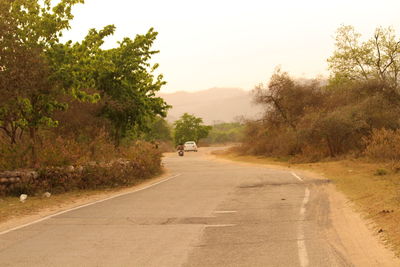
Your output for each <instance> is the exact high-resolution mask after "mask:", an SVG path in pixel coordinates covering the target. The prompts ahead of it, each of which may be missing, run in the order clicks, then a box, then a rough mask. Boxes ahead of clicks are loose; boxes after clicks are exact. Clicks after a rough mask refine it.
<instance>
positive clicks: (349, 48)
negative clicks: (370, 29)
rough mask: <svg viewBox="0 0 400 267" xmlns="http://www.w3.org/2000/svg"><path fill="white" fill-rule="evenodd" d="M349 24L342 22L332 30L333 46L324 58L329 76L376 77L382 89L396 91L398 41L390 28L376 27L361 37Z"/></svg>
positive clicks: (399, 66)
mask: <svg viewBox="0 0 400 267" xmlns="http://www.w3.org/2000/svg"><path fill="white" fill-rule="evenodd" d="M360 39H361V34H359V33H357V32H356V31H355V29H354V27H353V26H348V25H346V26H342V27H340V28H339V29H338V30H337V33H336V43H335V46H336V49H335V52H334V54H333V55H332V56H331V57H330V58H329V59H328V63H329V68H330V70H331V71H332V74H333V77H332V79H333V80H336V81H337V80H339V81H343V80H345V81H346V80H352V81H356V80H358V81H371V80H378V81H380V82H381V83H383V84H384V85H385V88H386V90H391V91H392V92H395V93H396V94H399V93H400V92H398V89H399V88H398V82H399V73H400V41H399V40H398V39H397V37H396V36H395V32H394V30H393V28H391V27H388V28H382V27H379V28H377V29H376V30H375V33H374V36H373V37H372V38H370V39H368V40H366V41H361V40H360Z"/></svg>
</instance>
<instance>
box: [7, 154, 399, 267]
mask: <svg viewBox="0 0 400 267" xmlns="http://www.w3.org/2000/svg"><path fill="white" fill-rule="evenodd" d="M210 150H211V149H203V152H202V151H200V152H198V153H195V152H192V153H186V154H185V156H184V157H178V156H177V155H175V154H170V155H168V156H167V157H166V158H165V159H164V163H165V165H166V167H167V168H168V169H169V170H170V173H171V174H170V177H172V178H171V179H168V180H165V181H164V182H162V183H158V184H156V185H154V186H151V187H148V188H146V189H144V190H140V191H137V192H134V193H130V194H125V195H122V196H119V197H115V198H113V199H109V200H107V201H103V202H99V203H95V204H93V205H89V206H86V207H82V208H79V209H75V210H72V211H69V212H65V213H62V214H60V215H57V216H54V217H51V218H48V219H45V220H43V221H40V222H37V223H34V224H32V225H29V226H26V227H23V228H21V229H17V230H14V231H10V232H7V233H3V234H0V266H157V267H159V266H302V267H303V266H395V264H396V262H395V261H394V260H393V261H392V259H388V260H387V261H386V259H385V260H384V259H382V257H379V255H378V256H376V257H375V258H374V256H372V254H371V253H369V252H368V251H367V250H366V249H368V248H364V247H363V246H369V245H368V244H362V243H363V242H358V243H361V245H360V244H358V245H357V246H353V247H355V248H354V250H349V248H351V246H347V245H346V244H345V243H346V242H348V241H346V240H352V239H357V236H356V234H355V235H354V237H352V236H350V237H347V239H346V238H343V237H342V236H343V234H341V231H343V230H341V228H338V229H335V225H336V224H335V222H334V221H333V220H334V219H332V217H333V216H332V214H333V211H332V203H331V200H330V196H329V191H327V190H325V189H324V188H325V187H327V186H328V182H327V181H326V180H322V179H317V178H311V177H306V176H304V175H301V174H299V173H296V172H292V171H290V170H282V169H276V168H267V167H265V166H257V165H249V164H239V163H233V162H229V161H221V160H216V159H213V158H212V157H211V156H209V155H207V153H205V152H204V151H206V152H209V151H210ZM339 217H341V216H339ZM346 223H347V222H345V223H344V224H342V225H345V226H346ZM350 224H351V222H349V227H352V226H351V225H350ZM346 227H347V226H346ZM348 232H349V231H347V235H348ZM350 232H352V231H350ZM350 235H352V234H350ZM361 235H364V234H363V233H361ZM353 241H354V240H353ZM388 255H389V254H388ZM392 264H393V265H392Z"/></svg>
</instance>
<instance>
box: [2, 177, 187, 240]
mask: <svg viewBox="0 0 400 267" xmlns="http://www.w3.org/2000/svg"><path fill="white" fill-rule="evenodd" d="M181 175H182V174H181V173H179V174H176V175H173V176H170V177H167V178H165V179H164V180H161V181H158V182H156V183H154V184H150V185H147V186H145V187H142V188H139V189H136V190H133V191H130V192H125V193H120V194H117V195H114V196H111V197H108V198H105V199H100V200H96V201H94V202H90V203H86V204H83V205H80V206H77V207H74V208H71V209H67V210H63V211H60V212H57V213H54V214H52V215H48V216H45V217H43V218H40V219H38V220H35V221H33V222H29V223H26V224H23V225H20V226H17V227H13V228H11V229H8V230H5V231H2V232H0V236H1V235H5V234H8V233H10V232H13V231H16V230H19V229H22V228H25V227H28V226H30V225H33V224H37V223H40V222H43V221H45V220H48V219H51V218H53V217H56V216H58V215H61V214H64V213H67V212H70V211H74V210H78V209H81V208H84V207H88V206H91V205H95V204H98V203H101V202H104V201H107V200H110V199H113V198H117V197H121V196H125V195H128V194H133V193H137V192H139V191H142V190H145V189H148V188H150V187H153V186H156V185H159V184H161V183H164V182H167V181H169V180H171V179H173V178H176V177H178V176H181Z"/></svg>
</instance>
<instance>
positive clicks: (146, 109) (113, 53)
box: [96, 29, 170, 146]
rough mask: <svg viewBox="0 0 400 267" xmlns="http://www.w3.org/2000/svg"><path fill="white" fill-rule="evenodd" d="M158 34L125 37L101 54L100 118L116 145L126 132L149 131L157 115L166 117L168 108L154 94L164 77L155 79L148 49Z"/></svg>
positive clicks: (99, 76)
mask: <svg viewBox="0 0 400 267" xmlns="http://www.w3.org/2000/svg"><path fill="white" fill-rule="evenodd" d="M156 36H157V32H155V31H154V30H153V29H150V30H149V31H148V32H147V33H146V34H144V35H137V36H136V37H135V39H134V40H131V39H129V38H125V39H124V40H123V41H122V42H120V43H119V47H117V48H114V49H110V50H106V51H104V52H103V53H102V56H103V58H104V60H105V66H106V67H105V68H103V69H101V70H100V71H99V72H98V78H97V79H96V88H98V90H100V92H101V96H102V98H103V99H104V103H105V106H104V108H103V111H102V114H101V115H102V116H104V117H105V118H107V119H108V120H109V121H110V122H111V124H112V125H113V129H112V134H113V139H114V143H115V146H119V144H120V141H121V139H122V138H124V137H126V136H127V134H128V133H129V131H132V130H138V131H146V130H148V129H147V128H146V126H147V125H148V124H147V122H148V121H151V120H153V119H155V117H156V116H161V117H165V116H166V114H167V113H166V112H167V110H168V108H169V107H170V106H169V105H167V103H165V101H164V100H163V99H162V98H161V97H157V96H156V92H157V91H159V90H160V88H161V87H162V86H163V85H164V84H165V81H163V76H162V75H158V76H154V71H155V70H156V69H157V68H158V64H154V65H151V64H150V63H149V60H150V59H151V56H152V55H154V54H156V53H158V51H153V50H151V46H152V44H153V42H154V40H155V38H156Z"/></svg>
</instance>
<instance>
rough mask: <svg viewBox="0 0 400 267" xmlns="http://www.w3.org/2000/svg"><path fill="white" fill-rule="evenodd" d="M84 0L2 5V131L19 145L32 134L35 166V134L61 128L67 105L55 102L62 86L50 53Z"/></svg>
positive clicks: (9, 0) (12, 0)
mask: <svg viewBox="0 0 400 267" xmlns="http://www.w3.org/2000/svg"><path fill="white" fill-rule="evenodd" d="M82 2H83V1H82V0H62V1H60V2H59V3H58V4H57V5H55V6H54V7H52V6H51V1H49V0H46V1H43V3H41V4H39V2H38V1H37V0H4V1H1V2H0V36H1V38H0V81H1V82H0V94H1V95H2V96H4V98H2V101H1V102H2V103H1V104H2V105H1V108H0V128H1V129H2V130H3V132H4V133H5V134H6V135H7V136H9V138H10V142H11V143H12V144H14V143H16V140H17V132H18V130H19V131H20V135H22V133H23V132H24V131H25V130H28V132H29V137H30V140H31V151H32V163H33V165H35V163H36V138H37V132H38V130H39V129H40V128H42V127H54V126H56V125H57V121H55V120H54V119H53V117H52V115H53V113H54V111H55V110H59V109H64V108H65V107H66V106H65V105H64V104H63V103H60V102H59V101H58V100H57V96H58V95H59V92H60V84H59V83H57V82H55V81H51V70H50V68H49V65H48V59H47V57H46V51H48V50H50V49H52V47H53V45H54V44H56V43H57V42H59V37H60V36H61V34H62V31H63V30H65V29H68V28H69V21H70V20H71V19H72V14H71V8H72V6H73V5H75V4H77V3H82Z"/></svg>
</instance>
